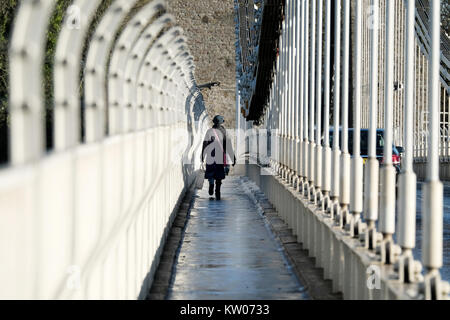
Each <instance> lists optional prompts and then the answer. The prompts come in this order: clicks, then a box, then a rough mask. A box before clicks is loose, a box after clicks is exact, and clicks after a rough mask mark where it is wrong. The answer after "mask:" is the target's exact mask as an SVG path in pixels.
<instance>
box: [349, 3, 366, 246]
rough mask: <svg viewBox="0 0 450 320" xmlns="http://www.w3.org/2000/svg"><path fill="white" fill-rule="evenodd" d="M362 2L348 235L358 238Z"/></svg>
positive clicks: (358, 20)
mask: <svg viewBox="0 0 450 320" xmlns="http://www.w3.org/2000/svg"><path fill="white" fill-rule="evenodd" d="M362 6H363V3H362V1H356V26H355V29H356V30H355V38H356V39H355V78H354V88H355V91H354V97H355V100H354V101H355V104H354V106H353V158H352V173H351V178H352V179H351V185H352V192H351V193H350V212H351V214H352V219H351V223H350V235H351V236H353V237H354V236H358V235H359V234H360V232H361V223H360V222H361V221H360V215H361V212H362V211H363V160H362V158H361V145H360V144H361V107H362V105H361V100H362V99H361V98H362V97H361V82H362V61H363V60H362Z"/></svg>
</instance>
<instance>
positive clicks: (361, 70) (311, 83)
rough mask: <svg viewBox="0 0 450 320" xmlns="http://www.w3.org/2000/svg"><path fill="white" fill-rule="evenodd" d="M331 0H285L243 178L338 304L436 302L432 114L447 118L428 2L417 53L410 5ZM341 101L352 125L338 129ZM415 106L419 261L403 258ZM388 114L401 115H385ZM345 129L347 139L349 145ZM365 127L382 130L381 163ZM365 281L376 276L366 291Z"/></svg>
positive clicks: (411, 199)
mask: <svg viewBox="0 0 450 320" xmlns="http://www.w3.org/2000/svg"><path fill="white" fill-rule="evenodd" d="M333 2H334V4H333V6H332V0H323V1H304V0H302V1H293V0H286V2H285V13H284V17H285V18H284V20H283V21H282V33H281V36H280V42H279V43H280V44H279V48H280V55H279V57H278V59H277V62H276V66H275V71H276V73H275V75H274V80H273V83H272V86H271V92H270V101H269V103H268V106H267V109H266V112H265V115H264V119H263V121H260V122H262V123H263V125H262V126H260V127H259V128H258V129H256V130H254V131H255V132H256V134H254V135H252V134H249V141H250V142H249V146H250V147H249V148H248V152H249V155H250V164H253V166H250V169H248V170H249V171H248V172H249V175H250V176H251V177H253V178H254V179H255V180H257V181H258V182H259V184H260V186H261V187H262V189H263V190H264V192H265V193H266V194H267V195H268V196H269V199H270V201H271V202H272V203H273V204H274V205H275V207H276V208H277V210H278V211H279V212H280V214H281V216H282V217H283V218H284V220H285V221H286V222H287V223H288V224H289V226H290V227H291V228H292V230H293V232H294V233H295V235H296V236H297V238H298V241H299V242H301V243H302V244H303V246H304V248H305V249H308V250H309V254H310V255H311V256H313V257H316V265H317V266H319V267H322V268H323V269H324V277H325V278H326V279H331V280H333V290H334V291H336V292H339V291H340V292H342V293H343V295H344V298H346V299H399V298H400V299H446V298H448V294H449V291H450V290H449V284H448V283H447V282H445V281H443V280H442V279H441V276H440V272H439V269H440V268H441V267H442V263H443V261H442V260H443V257H442V255H443V186H442V183H441V182H440V180H439V163H440V161H442V158H441V156H442V132H445V130H443V129H442V127H445V126H446V125H448V122H447V121H448V120H444V121H443V120H442V119H443V118H442V112H443V109H444V112H448V110H447V111H445V110H446V108H448V107H446V106H447V104H448V101H449V100H448V99H449V95H448V92H447V90H446V86H447V84H446V83H445V81H444V80H445V79H443V77H442V70H443V67H442V66H443V65H445V63H444V64H443V63H442V52H441V50H440V43H441V41H440V35H441V30H440V1H431V2H430V4H431V6H430V8H429V11H428V12H429V17H430V21H429V23H428V29H427V30H428V31H427V32H428V34H427V39H428V43H427V47H426V50H427V53H426V56H425V55H424V53H422V52H420V50H419V49H420V48H418V47H417V43H416V42H415V39H417V37H418V35H417V28H416V27H417V21H416V8H415V1H403V0H396V1H384V0H381V1H378V0H370V1H355V2H354V3H353V2H352V1H350V0H333ZM353 5H354V6H355V8H354V10H355V11H354V14H355V22H354V29H353V32H354V35H353V36H352V37H350V35H351V34H350V32H351V28H350V25H351V24H352V18H351V17H352V15H351V10H352V6H353ZM334 8H338V9H339V10H334ZM427 10H428V9H427ZM332 22H334V24H333V25H332ZM398 30H400V31H401V32H402V37H400V36H399V33H398V32H397V31H398ZM422 31H423V30H422ZM333 34H334V36H333ZM333 41H334V42H333ZM332 42H333V43H332ZM331 44H332V45H333V46H331ZM332 48H333V50H332ZM402 51H403V52H402ZM350 52H352V54H353V60H352V64H353V67H354V69H352V68H351V65H350ZM399 52H402V53H399ZM399 56H401V57H402V58H401V59H402V60H398V59H399ZM423 57H425V58H426V60H427V63H426V64H422V65H421V69H422V70H421V71H420V72H416V69H415V65H417V63H418V58H423ZM331 61H333V62H334V63H331ZM394 61H395V63H396V64H394ZM419 62H420V61H419ZM398 64H399V65H398ZM399 66H400V67H399ZM424 66H426V70H425V71H426V72H425V71H423V68H424ZM417 69H419V68H417ZM440 71H441V72H440ZM351 72H353V83H351V82H350V73H351ZM399 75H401V79H404V83H403V88H402V89H403V91H402V92H401V94H399V93H398V92H397V91H398V90H397V89H396V86H395V85H394V84H395V83H394V77H397V76H399ZM424 79H425V80H424ZM331 80H332V81H331ZM443 81H444V82H443ZM379 83H380V86H379ZM388 84H389V85H388ZM349 86H353V90H352V91H351V92H352V95H350V94H349V93H350V90H349ZM380 87H381V88H380ZM396 90H397V91H396ZM380 92H381V94H380ZM419 97H420V98H419ZM424 100H425V107H424V106H423V102H424ZM351 101H353V108H352V109H353V110H352V111H353V117H352V119H353V123H349V118H350V117H349V112H350V108H349V105H350V102H351ZM398 101H400V102H399V104H397V102H398ZM418 106H420V108H422V109H421V110H424V109H426V114H427V117H426V122H427V125H426V130H427V131H426V139H427V142H426V150H427V151H426V153H425V154H424V157H425V158H426V166H427V173H426V179H425V182H424V185H423V193H424V199H423V201H422V204H421V205H422V224H423V225H422V250H423V252H422V261H421V262H419V261H417V260H415V258H414V256H413V253H412V251H413V249H414V247H415V237H416V181H417V178H416V174H415V172H414V169H413V163H414V161H415V157H416V155H417V144H418V141H417V140H415V139H417V132H418V130H417V121H419V120H420V118H418V117H416V115H417V113H418V111H417V108H418ZM442 106H443V107H442ZM400 107H401V108H402V109H401V110H402V112H397V111H398V110H399V109H400ZM322 114H323V116H322ZM322 119H323V122H322ZM398 119H400V120H399V121H398V122H396V121H397V120H398ZM394 120H395V121H394ZM394 124H395V125H396V126H397V127H396V128H394ZM335 128H340V129H339V130H337V129H335ZM349 128H353V132H354V134H353V137H352V139H353V140H352V146H353V147H354V149H353V150H350V149H349V148H350V146H349ZM361 128H366V129H367V130H368V131H369V133H368V140H369V146H368V157H367V159H365V161H363V159H362V157H361V155H360V152H361V150H360V141H361V134H360V129H361ZM377 128H383V129H384V133H383V138H384V146H383V155H384V158H383V161H382V163H381V164H380V162H379V159H377V152H378V150H377V149H378V146H377ZM399 128H400V129H399ZM394 129H397V130H401V131H402V132H401V135H400V137H401V138H400V142H401V145H402V146H403V147H404V150H405V154H404V157H403V160H402V163H401V172H400V174H399V175H398V177H397V178H396V173H395V169H394V163H393V157H392V153H393V150H392V145H394V143H398V142H397V141H394V140H395V139H394V138H395V135H394V131H395V130H394ZM266 136H267V137H268V138H267V139H268V141H265V137H266ZM330 138H331V139H330ZM252 139H255V141H252ZM330 140H331V141H332V143H331V142H330ZM339 140H340V141H342V144H340V143H339ZM352 151H353V153H352V154H353V155H354V156H353V155H352V156H351V155H350V152H352ZM255 164H258V166H256V167H255V166H254V165H255ZM267 165H268V166H267ZM255 168H259V169H255ZM255 170H259V171H255ZM397 179H398V180H397ZM397 191H398V193H397ZM394 234H395V237H394ZM394 239H396V240H394ZM422 269H423V270H422ZM371 275H373V277H371ZM371 279H378V280H379V282H377V281H375V283H374V285H375V286H377V285H379V286H380V287H379V288H375V289H376V290H374V288H372V287H371V285H370V284H369V282H370V281H369V280H371Z"/></svg>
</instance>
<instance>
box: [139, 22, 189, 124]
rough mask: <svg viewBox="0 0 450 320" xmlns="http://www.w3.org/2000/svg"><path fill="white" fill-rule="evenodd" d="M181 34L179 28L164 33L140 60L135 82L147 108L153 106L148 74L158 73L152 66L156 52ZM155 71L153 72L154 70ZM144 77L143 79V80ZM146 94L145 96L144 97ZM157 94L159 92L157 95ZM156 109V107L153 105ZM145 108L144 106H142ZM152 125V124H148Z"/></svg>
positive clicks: (151, 87)
mask: <svg viewBox="0 0 450 320" xmlns="http://www.w3.org/2000/svg"><path fill="white" fill-rule="evenodd" d="M181 33H182V29H181V28H179V27H173V28H171V29H170V30H169V31H167V32H165V33H164V34H163V35H162V36H161V37H160V38H159V39H157V40H156V41H155V42H154V43H153V44H152V46H151V48H150V49H149V50H148V52H147V53H146V56H145V58H144V59H143V60H142V66H141V68H140V70H139V71H138V75H137V79H138V80H137V81H138V84H139V87H141V89H142V91H141V96H140V97H141V99H142V101H148V103H149V106H152V105H153V98H154V97H155V96H156V94H155V95H151V94H150V93H151V92H152V91H153V90H154V89H155V87H154V85H153V80H154V78H153V77H152V78H151V77H150V73H152V75H154V72H153V71H158V68H157V67H156V66H155V67H154V66H153V63H154V59H155V58H156V52H158V51H161V50H164V46H163V44H164V43H167V42H170V40H171V39H172V40H173V39H174V38H175V37H176V36H178V35H180V34H181ZM155 68H156V70H153V69H155ZM144 77H145V78H144ZM150 78H151V79H152V83H151V84H150V81H149V79H150ZM146 94H147V95H146ZM157 94H159V92H158V93H157ZM155 107H156V105H155ZM144 108H145V106H144ZM150 125H152V123H150Z"/></svg>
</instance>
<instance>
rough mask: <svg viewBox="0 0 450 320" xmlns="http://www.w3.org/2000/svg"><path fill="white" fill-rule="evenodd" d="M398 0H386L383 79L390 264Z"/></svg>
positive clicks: (387, 256)
mask: <svg viewBox="0 0 450 320" xmlns="http://www.w3.org/2000/svg"><path fill="white" fill-rule="evenodd" d="M394 19H395V3H394V1H386V40H385V41H386V47H385V48H386V53H385V71H384V75H385V80H384V99H385V100H384V128H385V129H384V152H383V157H384V158H383V166H382V168H381V170H380V179H381V185H382V187H381V190H380V191H381V192H380V194H381V196H380V221H379V230H380V232H381V233H383V238H384V239H383V242H382V246H381V261H382V262H384V263H387V264H391V263H393V262H394V261H393V259H395V256H394V255H395V253H396V252H395V251H396V250H395V248H397V247H396V246H395V247H394V242H393V239H392V235H393V234H394V232H395V168H394V166H393V165H392V146H393V139H392V135H393V128H392V127H393V125H392V122H393V101H394V33H395V20H394Z"/></svg>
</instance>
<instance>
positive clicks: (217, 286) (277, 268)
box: [168, 177, 308, 300]
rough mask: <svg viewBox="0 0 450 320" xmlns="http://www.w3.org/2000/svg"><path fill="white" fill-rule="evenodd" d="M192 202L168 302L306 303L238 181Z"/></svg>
mask: <svg viewBox="0 0 450 320" xmlns="http://www.w3.org/2000/svg"><path fill="white" fill-rule="evenodd" d="M194 201H195V202H194V204H193V206H192V210H191V213H190V218H189V221H188V224H187V226H186V231H185V235H184V239H183V242H182V245H181V249H180V252H179V255H178V261H177V263H176V266H175V271H174V277H173V281H172V283H171V285H170V288H169V294H168V298H169V299H177V300H178V299H224V300H226V299H258V300H259V299H297V300H298V299H308V295H307V293H306V292H305V289H304V287H303V286H302V284H301V283H300V282H299V281H298V279H297V278H296V277H295V275H294V274H293V273H292V272H291V271H290V269H289V267H288V264H287V261H286V259H285V257H284V256H283V254H282V252H281V250H280V245H279V243H277V241H276V240H275V239H274V237H273V235H272V234H271V232H270V231H269V229H268V228H267V227H266V225H265V221H264V218H263V217H262V216H261V215H260V214H259V213H258V212H257V208H256V206H255V205H254V204H253V202H252V201H251V200H250V198H249V197H248V196H247V195H246V193H245V190H244V188H243V185H242V183H241V181H240V179H239V178H238V177H229V178H227V179H226V180H225V181H224V184H223V185H222V200H221V201H216V200H212V199H210V198H209V195H208V191H207V182H206V181H205V187H204V189H203V190H200V191H199V192H198V193H197V195H196V198H195V200H194Z"/></svg>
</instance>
